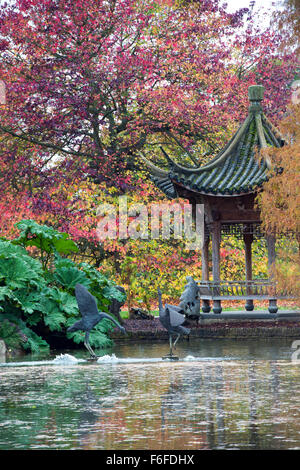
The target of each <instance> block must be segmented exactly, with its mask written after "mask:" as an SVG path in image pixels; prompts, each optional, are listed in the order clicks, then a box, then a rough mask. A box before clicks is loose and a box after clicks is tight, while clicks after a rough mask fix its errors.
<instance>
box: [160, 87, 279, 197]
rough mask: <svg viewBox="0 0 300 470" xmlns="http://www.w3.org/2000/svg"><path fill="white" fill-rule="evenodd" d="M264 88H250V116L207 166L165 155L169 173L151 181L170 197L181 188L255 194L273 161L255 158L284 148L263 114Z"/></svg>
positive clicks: (210, 191) (222, 193) (229, 193)
mask: <svg viewBox="0 0 300 470" xmlns="http://www.w3.org/2000/svg"><path fill="white" fill-rule="evenodd" d="M263 90H264V88H263V87H262V86H259V85H255V86H252V87H250V88H249V99H250V107H249V114H248V116H247V118H246V119H245V121H244V122H243V123H242V125H241V126H240V128H239V129H238V131H237V132H236V133H235V134H234V136H233V137H232V139H231V140H230V141H229V142H228V143H227V144H226V145H225V147H224V148H223V149H222V150H221V151H220V152H219V153H218V155H216V156H215V157H214V158H213V159H212V160H211V161H210V162H209V163H208V164H206V165H203V166H200V167H198V168H197V167H195V168H186V167H183V166H181V165H179V164H178V163H176V162H175V161H173V160H172V159H171V158H170V157H168V156H167V154H166V152H164V154H165V155H166V157H167V160H168V166H169V172H168V173H167V172H165V173H163V172H162V174H159V173H158V172H156V174H154V173H155V172H154V173H153V172H152V176H151V179H152V180H153V181H154V183H155V184H156V185H157V186H158V187H159V188H160V189H161V190H162V191H163V192H164V193H165V194H166V195H167V196H168V197H169V198H174V197H176V196H177V192H176V186H177V185H180V186H183V187H184V188H187V189H189V190H192V191H195V192H197V193H205V194H213V195H237V194H245V193H249V192H254V191H255V190H256V189H257V188H258V187H260V186H261V185H262V184H263V183H264V182H265V181H267V179H268V173H269V168H270V162H268V161H266V160H265V159H264V158H263V157H261V159H260V161H259V160H258V159H257V157H256V155H255V154H256V153H257V150H260V149H263V148H267V147H269V146H273V147H281V146H282V145H283V139H282V136H281V135H280V133H279V132H278V131H277V130H276V129H275V128H274V126H273V125H272V124H271V122H270V121H269V120H268V118H267V117H266V116H265V115H264V114H263V111H262V107H261V104H260V101H261V100H262V97H263Z"/></svg>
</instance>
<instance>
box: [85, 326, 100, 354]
mask: <svg viewBox="0 0 300 470" xmlns="http://www.w3.org/2000/svg"><path fill="white" fill-rule="evenodd" d="M89 336H90V332H89V331H87V332H86V333H85V338H84V345H85V347H86V349H87V350H88V352H89V353H90V355H91V357H92V358H93V359H96V357H97V356H96V354H95V353H94V351H93V350H92V348H91V345H90V343H89Z"/></svg>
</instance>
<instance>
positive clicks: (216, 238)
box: [211, 221, 222, 313]
mask: <svg viewBox="0 0 300 470" xmlns="http://www.w3.org/2000/svg"><path fill="white" fill-rule="evenodd" d="M211 238H212V272H213V281H214V283H215V284H217V286H216V287H215V288H214V295H220V289H219V288H218V284H219V283H220V243H221V223H220V222H219V221H215V222H213V224H212V233H211ZM213 312H214V313H221V312H222V307H221V300H214V303H213Z"/></svg>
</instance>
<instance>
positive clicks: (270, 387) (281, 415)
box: [0, 339, 300, 450]
mask: <svg viewBox="0 0 300 470" xmlns="http://www.w3.org/2000/svg"><path fill="white" fill-rule="evenodd" d="M291 343H292V341H291V340H290V339H286V340H285V339H268V340H263V339H261V340H257V339H256V340H254V339H251V340H250V339H236V340H232V339H193V340H191V341H190V342H186V341H185V340H181V342H180V344H178V348H177V351H176V352H177V355H178V356H179V357H180V360H179V361H178V362H166V361H162V360H161V357H162V356H163V355H165V354H166V353H167V352H168V344H166V343H165V342H156V343H146V342H143V343H141V344H132V343H126V342H124V343H122V344H116V345H115V346H114V348H113V349H111V350H109V351H103V352H102V353H101V354H102V355H103V358H102V360H101V361H100V362H90V361H87V359H88V355H87V353H86V352H85V351H81V350H76V351H63V353H64V354H65V353H68V354H71V355H72V356H73V357H76V358H77V359H80V360H79V361H78V362H76V363H75V364H66V365H63V362H61V363H60V362H59V361H58V363H56V361H55V360H54V359H55V357H56V356H59V355H60V354H61V353H62V352H61V351H59V352H58V351H56V352H53V353H51V356H50V357H41V356H40V357H37V356H25V357H24V356H23V357H21V358H18V359H16V358H12V359H8V360H7V362H6V363H1V364H0V365H1V367H0V449H1V450H4V449H7V450H10V449H55V450H58V449H61V450H69V449H80V450H84V449H89V450H91V449H95V450H144V449H150V450H160V449H165V450H183V449H184V450H185V449H193V450H197V449H299V448H300V387H299V382H300V363H299V362H298V361H296V362H295V361H292V360H291V353H292V349H291ZM58 359H59V358H58Z"/></svg>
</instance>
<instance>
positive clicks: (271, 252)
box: [267, 235, 278, 313]
mask: <svg viewBox="0 0 300 470" xmlns="http://www.w3.org/2000/svg"><path fill="white" fill-rule="evenodd" d="M275 243H276V238H275V237H274V235H268V236H267V247H268V270H269V279H270V281H271V282H272V281H273V280H274V268H275V259H276V252H275ZM274 287H275V286H274ZM274 296H275V294H274ZM277 311H278V307H277V299H276V298H275V297H274V298H273V299H270V300H269V312H270V313H277Z"/></svg>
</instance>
